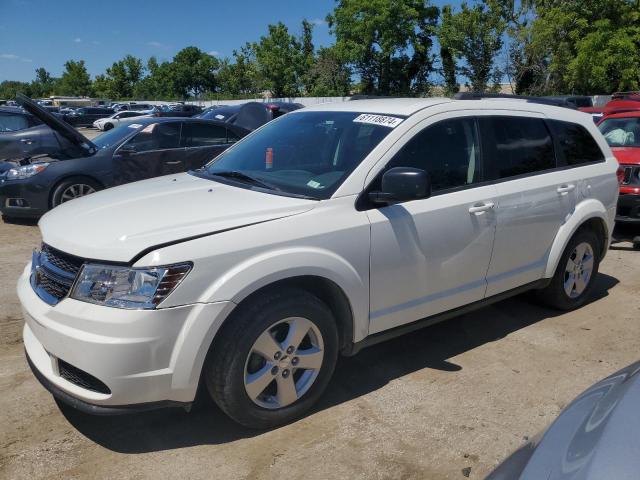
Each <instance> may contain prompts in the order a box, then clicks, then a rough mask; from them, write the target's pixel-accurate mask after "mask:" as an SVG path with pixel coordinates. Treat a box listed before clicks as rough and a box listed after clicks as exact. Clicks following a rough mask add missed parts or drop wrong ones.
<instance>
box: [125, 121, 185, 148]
mask: <svg viewBox="0 0 640 480" xmlns="http://www.w3.org/2000/svg"><path fill="white" fill-rule="evenodd" d="M124 128H127V127H124ZM127 146H131V147H133V148H135V150H136V152H148V151H151V150H166V149H169V148H178V147H179V146H180V123H179V122H172V123H151V124H149V125H147V126H146V127H144V128H142V129H141V130H140V131H139V132H138V134H137V135H136V136H135V137H133V138H132V139H131V140H129V141H128V142H127Z"/></svg>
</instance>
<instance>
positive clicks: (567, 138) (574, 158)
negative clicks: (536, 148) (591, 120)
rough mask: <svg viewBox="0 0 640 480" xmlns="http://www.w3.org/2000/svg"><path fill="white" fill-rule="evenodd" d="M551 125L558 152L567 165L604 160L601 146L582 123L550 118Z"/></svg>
mask: <svg viewBox="0 0 640 480" xmlns="http://www.w3.org/2000/svg"><path fill="white" fill-rule="evenodd" d="M549 126H550V127H551V131H552V132H553V136H554V137H555V138H556V142H557V145H558V154H559V156H560V158H561V159H562V160H563V161H564V163H565V164H566V165H570V166H573V165H582V164H585V163H591V162H600V161H604V155H603V154H602V151H601V150H600V147H598V144H597V143H596V141H595V140H594V139H593V137H592V136H591V134H590V133H589V132H588V131H587V129H586V128H584V127H583V126H582V125H579V124H577V123H571V122H563V121H560V120H549Z"/></svg>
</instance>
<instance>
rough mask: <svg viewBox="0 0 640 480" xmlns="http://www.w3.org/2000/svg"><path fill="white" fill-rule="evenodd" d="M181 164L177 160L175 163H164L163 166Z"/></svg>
mask: <svg viewBox="0 0 640 480" xmlns="http://www.w3.org/2000/svg"><path fill="white" fill-rule="evenodd" d="M181 163H182V162H181V161H180V160H177V161H175V162H164V164H165V165H179V164H181Z"/></svg>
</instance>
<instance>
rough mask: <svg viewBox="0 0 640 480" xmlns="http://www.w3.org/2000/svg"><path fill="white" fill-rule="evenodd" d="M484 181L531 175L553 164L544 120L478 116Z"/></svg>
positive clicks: (551, 147)
mask: <svg viewBox="0 0 640 480" xmlns="http://www.w3.org/2000/svg"><path fill="white" fill-rule="evenodd" d="M478 122H479V125H480V132H481V135H482V158H483V166H484V171H485V180H499V179H503V178H509V177H516V176H519V175H526V174H534V173H538V172H543V171H545V170H550V169H553V168H555V167H556V159H555V155H554V151H553V142H552V140H551V136H550V135H549V131H548V130H547V127H546V125H545V122H544V120H542V119H540V118H527V117H506V116H505V117H502V116H495V117H494V116H491V117H479V118H478Z"/></svg>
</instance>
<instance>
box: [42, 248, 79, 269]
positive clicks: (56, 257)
mask: <svg viewBox="0 0 640 480" xmlns="http://www.w3.org/2000/svg"><path fill="white" fill-rule="evenodd" d="M42 253H44V254H45V255H46V257H47V261H48V262H49V263H50V264H51V265H53V266H54V267H57V268H59V269H60V270H63V271H65V272H69V273H72V274H73V275H74V276H75V275H76V274H77V273H78V270H80V267H81V266H82V263H83V260H82V259H81V258H78V257H74V256H72V255H68V254H66V253H63V252H61V251H60V250H56V249H55V248H53V247H50V246H49V245H47V244H46V243H43V244H42Z"/></svg>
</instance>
